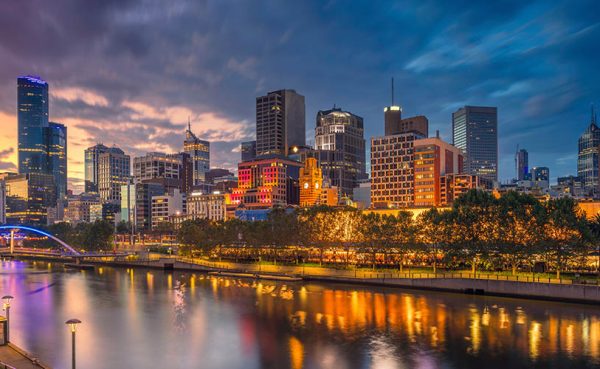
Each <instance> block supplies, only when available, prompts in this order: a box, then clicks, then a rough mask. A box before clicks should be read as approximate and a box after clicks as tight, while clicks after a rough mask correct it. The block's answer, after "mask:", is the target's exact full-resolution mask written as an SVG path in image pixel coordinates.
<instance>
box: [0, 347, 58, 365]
mask: <svg viewBox="0 0 600 369" xmlns="http://www.w3.org/2000/svg"><path fill="white" fill-rule="evenodd" d="M0 368H1V369H5V368H6V369H40V368H41V369H50V367H49V366H47V365H45V364H43V363H41V362H40V361H39V360H38V359H36V358H34V357H32V356H31V355H30V354H28V353H27V352H25V351H24V350H22V349H21V348H19V347H17V346H15V345H14V344H12V343H9V344H8V345H4V346H0Z"/></svg>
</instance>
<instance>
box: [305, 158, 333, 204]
mask: <svg viewBox="0 0 600 369" xmlns="http://www.w3.org/2000/svg"><path fill="white" fill-rule="evenodd" d="M299 179H300V206H313V205H317V203H319V201H320V199H321V192H322V188H323V172H322V171H321V168H320V167H319V164H318V163H317V159H315V158H306V161H305V162H304V167H303V168H300V178H299ZM336 198H337V194H336ZM336 205H337V202H336Z"/></svg>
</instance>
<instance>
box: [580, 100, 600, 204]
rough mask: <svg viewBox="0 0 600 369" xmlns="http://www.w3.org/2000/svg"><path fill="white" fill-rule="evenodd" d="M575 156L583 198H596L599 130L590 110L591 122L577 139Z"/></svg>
mask: <svg viewBox="0 0 600 369" xmlns="http://www.w3.org/2000/svg"><path fill="white" fill-rule="evenodd" d="M578 149H579V151H578V155H577V176H578V177H579V178H580V180H581V182H582V183H583V192H584V195H585V196H590V197H591V196H596V197H597V196H598V193H599V192H600V191H599V189H598V186H599V185H600V181H599V180H598V176H599V173H600V169H599V166H600V128H598V125H597V121H596V113H595V111H594V109H593V108H592V116H591V121H590V124H589V125H588V127H587V128H586V130H585V132H583V134H582V135H581V136H580V137H579V141H578Z"/></svg>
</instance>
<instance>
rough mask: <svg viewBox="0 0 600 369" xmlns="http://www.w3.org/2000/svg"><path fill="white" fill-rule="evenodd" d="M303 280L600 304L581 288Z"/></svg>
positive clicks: (595, 293)
mask: <svg viewBox="0 0 600 369" xmlns="http://www.w3.org/2000/svg"><path fill="white" fill-rule="evenodd" d="M304 279H305V280H313V281H322V282H339V283H351V284H361V285H377V286H387V287H401V288H410V289H422V290H434V291H447V292H460V293H469V294H477V295H493V296H507V297H519V298H528V299H539V300H552V301H565V302H577V303H586V304H600V287H599V286H593V285H581V284H554V283H540V282H535V283H533V282H517V281H502V280H493V279H489V280H488V279H471V278H389V279H375V278H369V279H363V278H338V277H323V276H318V277H317V276H314V277H313V276H305V277H304Z"/></svg>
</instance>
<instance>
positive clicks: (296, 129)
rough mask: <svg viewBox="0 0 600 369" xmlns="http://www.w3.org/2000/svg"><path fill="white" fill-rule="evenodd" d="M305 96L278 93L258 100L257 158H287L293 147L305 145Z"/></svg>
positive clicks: (270, 93)
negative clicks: (274, 156)
mask: <svg viewBox="0 0 600 369" xmlns="http://www.w3.org/2000/svg"><path fill="white" fill-rule="evenodd" d="M305 114H306V113H305V105H304V96H302V95H300V94H298V93H297V92H296V91H294V90H278V91H272V92H269V93H267V95H265V96H259V97H257V98H256V156H261V155H268V154H276V155H284V156H287V155H288V150H289V148H290V147H291V146H304V145H305V144H306V116H305Z"/></svg>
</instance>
